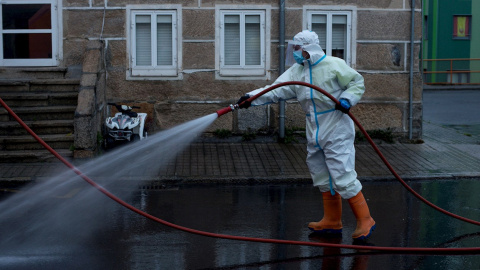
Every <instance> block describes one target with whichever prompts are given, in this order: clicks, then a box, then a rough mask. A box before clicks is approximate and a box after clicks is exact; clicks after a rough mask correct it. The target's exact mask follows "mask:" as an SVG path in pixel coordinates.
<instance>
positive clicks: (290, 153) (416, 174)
mask: <svg viewBox="0 0 480 270" xmlns="http://www.w3.org/2000/svg"><path fill="white" fill-rule="evenodd" d="M423 124H424V127H423V130H424V136H423V137H424V138H423V139H424V141H425V143H423V144H404V143H395V144H387V143H382V144H380V145H378V147H379V149H380V151H381V152H382V153H383V154H384V155H385V157H386V159H387V160H388V161H389V163H390V164H391V165H392V167H393V168H394V169H395V170H396V172H397V173H398V174H399V175H400V176H401V177H402V178H403V179H405V180H414V179H433V178H457V177H458V178H461V177H478V178H480V135H476V136H466V135H464V134H460V133H458V132H457V131H455V130H453V129H450V128H445V127H442V126H439V125H435V124H430V123H427V122H424V123H423ZM356 151H357V152H356V169H357V173H358V177H359V179H360V180H363V181H368V180H392V179H394V177H393V175H392V174H391V173H390V171H389V170H388V168H387V167H386V166H385V165H384V164H383V162H382V160H381V159H380V158H379V157H378V156H377V154H376V153H375V151H374V150H373V148H372V147H371V146H370V145H369V144H358V145H356ZM306 154H307V153H306V146H305V144H303V143H294V144H279V143H275V142H270V141H267V142H235V143H231V142H218V141H217V142H197V143H194V144H192V145H190V147H189V149H188V150H187V151H185V152H184V153H183V154H181V155H179V156H178V157H177V159H176V161H175V162H174V163H172V164H171V165H170V166H168V167H167V169H165V170H164V171H163V172H162V173H161V174H160V175H158V176H157V177H155V178H152V179H147V180H149V181H153V182H152V183H159V182H160V183H161V182H169V183H171V182H173V183H184V182H192V181H194V182H196V183H198V182H217V183H218V182H221V183H225V182H230V183H231V182H245V183H250V182H284V181H293V182H307V183H310V182H311V179H310V175H309V173H308V168H307V165H306V163H305V158H306ZM64 170H66V166H65V165H63V164H62V163H0V184H1V185H3V186H5V185H8V184H16V183H19V182H31V181H41V180H42V179H45V178H48V177H51V176H54V175H57V174H58V173H60V172H62V171H64ZM92 177H93V178H94V176H92ZM139 177H141V176H139Z"/></svg>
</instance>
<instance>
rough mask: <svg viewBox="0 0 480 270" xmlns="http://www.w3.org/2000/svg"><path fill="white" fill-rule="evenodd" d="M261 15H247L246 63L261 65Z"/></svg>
mask: <svg viewBox="0 0 480 270" xmlns="http://www.w3.org/2000/svg"><path fill="white" fill-rule="evenodd" d="M260 38H261V36H260V16H259V15H248V16H245V64H246V65H261V58H262V57H261V40H260Z"/></svg>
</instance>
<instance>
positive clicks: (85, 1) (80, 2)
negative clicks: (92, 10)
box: [63, 0, 90, 7]
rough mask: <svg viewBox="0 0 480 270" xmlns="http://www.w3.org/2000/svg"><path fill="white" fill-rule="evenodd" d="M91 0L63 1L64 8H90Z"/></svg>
mask: <svg viewBox="0 0 480 270" xmlns="http://www.w3.org/2000/svg"><path fill="white" fill-rule="evenodd" d="M89 5H90V3H89V0H63V7H88V6H89Z"/></svg>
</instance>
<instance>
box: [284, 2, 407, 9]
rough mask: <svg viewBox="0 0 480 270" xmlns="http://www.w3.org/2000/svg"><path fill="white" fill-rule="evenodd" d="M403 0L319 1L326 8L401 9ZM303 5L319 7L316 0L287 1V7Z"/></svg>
mask: <svg viewBox="0 0 480 270" xmlns="http://www.w3.org/2000/svg"><path fill="white" fill-rule="evenodd" d="M403 1H404V0H362V1H358V0H327V1H321V5H326V6H338V5H351V6H357V7H361V8H403ZM303 5H318V6H319V9H321V5H319V1H318V0H292V1H288V6H297V7H298V6H303Z"/></svg>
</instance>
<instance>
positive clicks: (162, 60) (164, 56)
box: [157, 15, 173, 66]
mask: <svg viewBox="0 0 480 270" xmlns="http://www.w3.org/2000/svg"><path fill="white" fill-rule="evenodd" d="M172 34H173V33H172V16H171V15H157V65H159V66H160V65H165V66H171V65H173V42H172V39H173V36H172Z"/></svg>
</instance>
